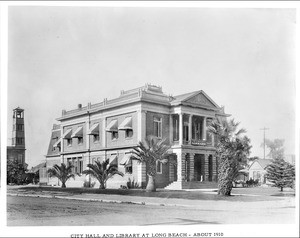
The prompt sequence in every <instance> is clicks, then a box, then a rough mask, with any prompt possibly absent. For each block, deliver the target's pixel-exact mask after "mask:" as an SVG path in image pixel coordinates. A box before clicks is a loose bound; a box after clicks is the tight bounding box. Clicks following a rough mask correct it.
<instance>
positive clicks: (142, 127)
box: [137, 110, 147, 141]
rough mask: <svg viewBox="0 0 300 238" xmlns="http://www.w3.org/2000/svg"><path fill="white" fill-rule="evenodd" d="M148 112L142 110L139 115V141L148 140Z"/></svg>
mask: <svg viewBox="0 0 300 238" xmlns="http://www.w3.org/2000/svg"><path fill="white" fill-rule="evenodd" d="M146 113H147V112H146V111H144V110H140V111H138V115H137V133H138V134H137V140H138V141H142V140H144V139H145V138H146Z"/></svg>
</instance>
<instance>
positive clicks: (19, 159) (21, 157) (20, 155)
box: [18, 154, 23, 164]
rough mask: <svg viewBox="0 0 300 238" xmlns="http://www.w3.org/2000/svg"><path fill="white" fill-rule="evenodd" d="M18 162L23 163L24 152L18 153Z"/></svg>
mask: <svg viewBox="0 0 300 238" xmlns="http://www.w3.org/2000/svg"><path fill="white" fill-rule="evenodd" d="M18 163H19V164H22V163H23V155H22V154H18Z"/></svg>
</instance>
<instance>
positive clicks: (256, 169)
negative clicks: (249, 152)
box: [249, 161, 266, 183]
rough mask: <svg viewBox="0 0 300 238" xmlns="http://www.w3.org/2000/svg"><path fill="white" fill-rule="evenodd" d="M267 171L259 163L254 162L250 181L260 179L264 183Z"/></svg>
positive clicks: (250, 170)
mask: <svg viewBox="0 0 300 238" xmlns="http://www.w3.org/2000/svg"><path fill="white" fill-rule="evenodd" d="M265 174H266V170H264V169H263V168H262V167H261V166H260V164H259V163H258V162H257V161H254V162H253V164H252V165H251V167H250V168H249V179H251V178H252V179H254V180H256V179H259V181H260V182H261V183H264V175H265Z"/></svg>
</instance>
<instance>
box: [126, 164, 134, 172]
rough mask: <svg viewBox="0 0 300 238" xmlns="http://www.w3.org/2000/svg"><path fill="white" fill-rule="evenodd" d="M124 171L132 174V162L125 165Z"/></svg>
mask: <svg viewBox="0 0 300 238" xmlns="http://www.w3.org/2000/svg"><path fill="white" fill-rule="evenodd" d="M125 173H127V174H132V164H131V165H127V166H126V167H125Z"/></svg>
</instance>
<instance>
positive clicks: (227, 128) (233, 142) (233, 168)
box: [208, 119, 251, 196]
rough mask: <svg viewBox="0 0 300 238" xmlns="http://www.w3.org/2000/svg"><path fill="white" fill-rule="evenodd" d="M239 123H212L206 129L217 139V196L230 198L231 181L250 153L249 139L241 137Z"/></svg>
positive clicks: (243, 130)
mask: <svg viewBox="0 0 300 238" xmlns="http://www.w3.org/2000/svg"><path fill="white" fill-rule="evenodd" d="M239 124H240V123H238V122H235V121H234V119H231V120H229V121H227V120H222V121H216V120H214V121H212V123H211V125H210V126H209V127H208V131H209V133H210V134H214V135H216V137H217V146H216V157H217V160H218V164H219V167H218V194H219V195H226V196H230V194H231V190H232V188H233V181H234V179H235V178H236V176H237V175H238V172H239V170H240V168H241V167H240V166H241V164H243V163H246V161H247V156H248V155H249V153H250V148H251V146H250V139H249V138H248V137H246V136H243V137H242V136H241V135H242V134H243V133H245V132H246V130H245V129H239V130H238V126H239Z"/></svg>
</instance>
